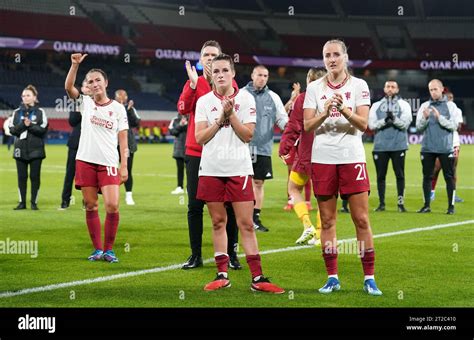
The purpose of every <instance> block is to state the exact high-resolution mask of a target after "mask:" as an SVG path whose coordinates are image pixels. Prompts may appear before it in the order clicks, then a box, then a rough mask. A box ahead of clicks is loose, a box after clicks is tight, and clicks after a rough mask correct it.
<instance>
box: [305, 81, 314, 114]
mask: <svg viewBox="0 0 474 340" xmlns="http://www.w3.org/2000/svg"><path fill="white" fill-rule="evenodd" d="M315 85H316V83H315V82H313V83H311V84H309V85H308V88H307V89H306V95H305V98H304V103H303V109H315V110H316V109H317V108H318V103H317V100H316V96H317V94H316V86H315Z"/></svg>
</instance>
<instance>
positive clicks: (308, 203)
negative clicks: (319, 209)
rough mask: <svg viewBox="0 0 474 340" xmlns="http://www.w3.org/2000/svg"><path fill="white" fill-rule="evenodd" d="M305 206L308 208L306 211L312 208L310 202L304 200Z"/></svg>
mask: <svg viewBox="0 0 474 340" xmlns="http://www.w3.org/2000/svg"><path fill="white" fill-rule="evenodd" d="M306 208H308V211H311V210H314V208H313V206H312V205H311V202H306Z"/></svg>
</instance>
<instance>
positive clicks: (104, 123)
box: [91, 116, 114, 130]
mask: <svg viewBox="0 0 474 340" xmlns="http://www.w3.org/2000/svg"><path fill="white" fill-rule="evenodd" d="M91 124H94V125H97V126H100V127H104V128H106V129H109V130H111V129H113V128H114V123H113V122H111V121H110V120H107V119H103V118H99V117H97V116H92V117H91Z"/></svg>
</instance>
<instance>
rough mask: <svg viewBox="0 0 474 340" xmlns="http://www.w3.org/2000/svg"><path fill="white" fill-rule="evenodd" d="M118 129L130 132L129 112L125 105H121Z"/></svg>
mask: <svg viewBox="0 0 474 340" xmlns="http://www.w3.org/2000/svg"><path fill="white" fill-rule="evenodd" d="M118 127H119V131H123V130H128V118H127V111H125V107H124V106H123V105H120V106H119V109H118Z"/></svg>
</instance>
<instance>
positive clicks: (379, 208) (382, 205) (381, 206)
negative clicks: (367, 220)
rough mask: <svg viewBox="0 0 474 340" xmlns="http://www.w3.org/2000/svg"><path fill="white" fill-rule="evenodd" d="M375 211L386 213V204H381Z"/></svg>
mask: <svg viewBox="0 0 474 340" xmlns="http://www.w3.org/2000/svg"><path fill="white" fill-rule="evenodd" d="M374 211H385V204H379V206H378V207H377V208H375V209H374Z"/></svg>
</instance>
